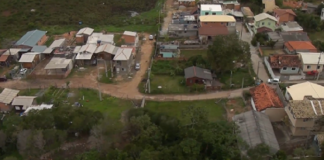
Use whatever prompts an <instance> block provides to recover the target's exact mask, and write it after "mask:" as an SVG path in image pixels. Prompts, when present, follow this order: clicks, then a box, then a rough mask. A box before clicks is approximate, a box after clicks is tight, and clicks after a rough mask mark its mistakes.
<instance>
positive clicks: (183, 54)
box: [180, 49, 207, 58]
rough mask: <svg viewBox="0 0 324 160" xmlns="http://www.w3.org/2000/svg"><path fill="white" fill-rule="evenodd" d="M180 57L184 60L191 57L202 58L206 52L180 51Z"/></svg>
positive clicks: (205, 55)
mask: <svg viewBox="0 0 324 160" xmlns="http://www.w3.org/2000/svg"><path fill="white" fill-rule="evenodd" d="M180 54H181V56H184V57H186V58H190V57H192V56H197V55H202V56H203V57H207V50H202V49H200V50H183V49H182V50H181V52H180Z"/></svg>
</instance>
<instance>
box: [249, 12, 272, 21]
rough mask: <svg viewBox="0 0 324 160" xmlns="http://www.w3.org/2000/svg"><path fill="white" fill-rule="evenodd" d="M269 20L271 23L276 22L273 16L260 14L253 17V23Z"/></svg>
mask: <svg viewBox="0 0 324 160" xmlns="http://www.w3.org/2000/svg"><path fill="white" fill-rule="evenodd" d="M267 18H268V19H271V20H273V21H276V22H277V21H278V20H277V19H276V18H275V17H274V16H271V15H270V14H268V13H260V14H258V15H256V16H254V20H255V21H261V20H264V19H267Z"/></svg>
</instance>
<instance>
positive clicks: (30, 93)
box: [19, 89, 40, 96]
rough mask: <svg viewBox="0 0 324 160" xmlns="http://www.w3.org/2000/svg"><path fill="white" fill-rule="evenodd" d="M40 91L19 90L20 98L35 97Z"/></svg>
mask: <svg viewBox="0 0 324 160" xmlns="http://www.w3.org/2000/svg"><path fill="white" fill-rule="evenodd" d="M39 91H40V89H24V90H20V92H19V95H20V96H36V94H37V93H38V92H39Z"/></svg>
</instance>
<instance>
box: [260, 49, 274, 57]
mask: <svg viewBox="0 0 324 160" xmlns="http://www.w3.org/2000/svg"><path fill="white" fill-rule="evenodd" d="M262 53H263V56H269V55H270V54H274V53H275V50H272V49H269V50H268V49H263V50H262Z"/></svg>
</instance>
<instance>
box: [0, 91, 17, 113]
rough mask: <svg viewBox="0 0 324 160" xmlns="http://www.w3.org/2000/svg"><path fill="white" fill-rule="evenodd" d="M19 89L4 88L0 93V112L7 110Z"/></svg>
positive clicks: (9, 108)
mask: <svg viewBox="0 0 324 160" xmlns="http://www.w3.org/2000/svg"><path fill="white" fill-rule="evenodd" d="M18 93H19V90H15V89H10V88H5V89H4V90H3V91H2V92H1V94H0V112H4V113H6V112H9V111H10V110H11V109H12V107H11V106H10V103H11V102H12V100H13V99H14V98H15V97H16V96H17V95H18Z"/></svg>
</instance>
